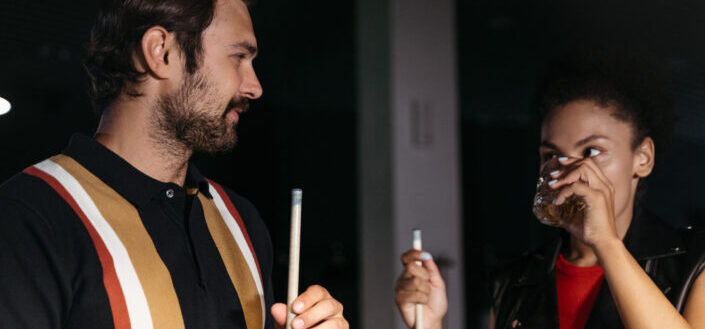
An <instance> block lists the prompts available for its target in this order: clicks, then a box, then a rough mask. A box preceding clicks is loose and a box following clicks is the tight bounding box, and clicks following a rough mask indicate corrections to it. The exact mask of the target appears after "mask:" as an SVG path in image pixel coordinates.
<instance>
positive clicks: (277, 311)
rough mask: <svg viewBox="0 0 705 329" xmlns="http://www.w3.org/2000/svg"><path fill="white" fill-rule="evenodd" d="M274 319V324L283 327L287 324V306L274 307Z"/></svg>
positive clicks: (280, 304)
mask: <svg viewBox="0 0 705 329" xmlns="http://www.w3.org/2000/svg"><path fill="white" fill-rule="evenodd" d="M272 317H273V318H274V322H276V323H277V324H278V325H280V326H283V325H285V324H286V304H283V303H276V304H274V305H272Z"/></svg>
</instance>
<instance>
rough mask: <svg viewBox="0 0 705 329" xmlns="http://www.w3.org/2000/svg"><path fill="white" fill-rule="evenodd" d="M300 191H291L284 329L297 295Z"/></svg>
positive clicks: (291, 318)
mask: <svg viewBox="0 0 705 329" xmlns="http://www.w3.org/2000/svg"><path fill="white" fill-rule="evenodd" d="M302 193H303V192H302V191H301V189H298V188H295V189H292V190H291V234H290V236H289V290H288V296H287V299H286V310H287V317H286V329H291V321H293V320H294V317H295V316H296V314H294V311H293V310H292V307H293V304H294V299H296V297H297V296H298V295H299V249H300V247H301V197H302Z"/></svg>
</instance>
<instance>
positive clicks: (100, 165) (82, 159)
mask: <svg viewBox="0 0 705 329" xmlns="http://www.w3.org/2000/svg"><path fill="white" fill-rule="evenodd" d="M63 154H65V155H67V156H70V157H71V158H73V159H74V160H76V161H78V163H80V164H81V165H82V166H83V167H85V168H86V169H88V171H90V172H91V173H93V174H94V175H95V176H96V177H98V178H99V179H100V180H102V181H103V182H104V183H105V184H107V185H108V186H110V187H111V188H112V189H113V190H115V191H116V192H117V193H118V194H120V195H121V196H122V197H124V198H125V199H126V200H127V201H129V202H130V203H132V204H133V205H135V206H136V207H138V208H139V207H140V206H143V205H145V204H147V203H148V202H149V201H150V200H152V198H154V197H156V196H160V195H161V194H162V193H164V191H165V190H167V189H182V187H180V186H178V185H176V184H174V183H164V182H160V181H158V180H156V179H154V178H152V177H149V176H147V175H146V174H144V173H143V172H141V171H139V170H138V169H137V168H135V167H133V166H132V165H130V163H128V162H127V161H125V159H123V158H121V157H120V156H119V155H117V154H115V153H113V152H112V151H111V150H109V149H108V148H106V147H105V146H103V145H102V144H100V143H98V142H97V141H96V140H95V139H93V138H90V137H88V136H86V135H83V134H74V135H73V136H71V140H70V141H69V145H68V146H67V147H66V149H65V150H64V151H63ZM185 188H186V189H192V188H196V189H198V191H199V192H201V193H203V194H204V195H206V196H207V197H209V198H210V197H211V195H210V193H208V181H207V180H206V179H205V177H203V176H202V175H201V173H200V172H199V171H198V169H197V168H196V166H195V165H193V163H191V162H189V164H188V169H187V171H186V181H185Z"/></svg>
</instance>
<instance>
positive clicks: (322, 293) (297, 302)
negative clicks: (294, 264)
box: [292, 285, 330, 314]
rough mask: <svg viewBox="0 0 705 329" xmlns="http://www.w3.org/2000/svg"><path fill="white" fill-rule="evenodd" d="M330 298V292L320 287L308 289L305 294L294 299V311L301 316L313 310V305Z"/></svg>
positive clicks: (314, 286) (315, 286)
mask: <svg viewBox="0 0 705 329" xmlns="http://www.w3.org/2000/svg"><path fill="white" fill-rule="evenodd" d="M329 297H330V294H329V293H328V290H326V289H325V288H323V287H321V286H319V285H313V286H310V287H308V289H306V291H304V293H302V294H301V295H299V297H296V299H294V304H293V306H292V309H293V311H294V313H296V314H301V313H303V312H305V311H306V310H308V309H309V308H311V307H312V306H313V305H316V303H318V301H319V300H322V299H325V298H329Z"/></svg>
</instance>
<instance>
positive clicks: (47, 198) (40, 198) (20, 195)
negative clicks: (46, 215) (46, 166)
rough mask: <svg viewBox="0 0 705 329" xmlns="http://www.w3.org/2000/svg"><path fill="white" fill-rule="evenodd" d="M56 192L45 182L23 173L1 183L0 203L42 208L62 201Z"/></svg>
mask: <svg viewBox="0 0 705 329" xmlns="http://www.w3.org/2000/svg"><path fill="white" fill-rule="evenodd" d="M57 197H58V195H57V193H56V191H55V190H54V189H53V188H52V187H51V186H50V185H49V184H48V183H47V182H45V181H44V180H42V179H41V178H39V177H36V176H33V175H30V174H28V173H26V172H25V171H21V172H19V173H17V174H15V175H14V176H12V177H10V178H9V179H8V180H6V181H4V182H2V183H0V203H3V204H8V203H9V204H23V205H25V206H26V207H28V208H41V207H42V206H47V205H48V204H49V203H55V202H57V201H60V198H57Z"/></svg>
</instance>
